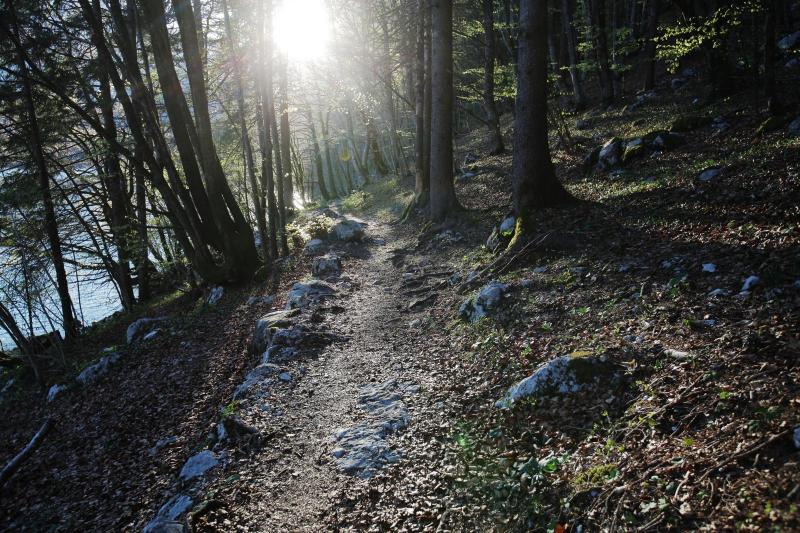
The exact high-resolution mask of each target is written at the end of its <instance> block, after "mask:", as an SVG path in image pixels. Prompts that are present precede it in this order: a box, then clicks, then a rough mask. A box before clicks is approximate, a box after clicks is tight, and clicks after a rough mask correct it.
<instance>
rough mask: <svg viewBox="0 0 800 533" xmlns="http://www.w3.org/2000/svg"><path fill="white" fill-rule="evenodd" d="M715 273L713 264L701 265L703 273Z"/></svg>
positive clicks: (715, 269) (715, 266) (715, 267)
mask: <svg viewBox="0 0 800 533" xmlns="http://www.w3.org/2000/svg"><path fill="white" fill-rule="evenodd" d="M716 271H717V265H715V264H714V263H703V272H711V273H713V272H716Z"/></svg>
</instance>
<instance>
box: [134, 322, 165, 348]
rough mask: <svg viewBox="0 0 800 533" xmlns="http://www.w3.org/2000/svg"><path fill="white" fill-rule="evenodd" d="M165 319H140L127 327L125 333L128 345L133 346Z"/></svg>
mask: <svg viewBox="0 0 800 533" xmlns="http://www.w3.org/2000/svg"><path fill="white" fill-rule="evenodd" d="M165 320H166V318H140V319H139V320H136V321H134V322H133V323H132V324H131V325H130V326H128V331H127V333H126V337H127V341H128V344H133V343H134V342H136V341H137V340H139V339H140V338H142V337H144V336H145V335H146V334H147V333H148V332H150V331H152V330H153V329H155V328H156V327H157V326H158V324H160V323H161V322H164V321H165Z"/></svg>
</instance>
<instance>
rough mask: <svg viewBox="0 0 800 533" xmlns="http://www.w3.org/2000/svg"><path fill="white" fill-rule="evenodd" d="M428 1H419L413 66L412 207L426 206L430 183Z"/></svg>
mask: <svg viewBox="0 0 800 533" xmlns="http://www.w3.org/2000/svg"><path fill="white" fill-rule="evenodd" d="M427 13H428V0H419V6H418V17H417V42H416V57H415V64H414V77H415V80H414V81H415V86H414V100H415V102H414V103H415V107H414V130H415V135H414V153H415V158H414V205H416V206H417V207H422V206H425V205H427V204H428V195H429V193H430V181H429V179H428V178H429V174H428V171H427V166H426V161H425V138H426V129H425V84H426V76H425V33H426V32H425V26H426V24H427V22H428V16H427Z"/></svg>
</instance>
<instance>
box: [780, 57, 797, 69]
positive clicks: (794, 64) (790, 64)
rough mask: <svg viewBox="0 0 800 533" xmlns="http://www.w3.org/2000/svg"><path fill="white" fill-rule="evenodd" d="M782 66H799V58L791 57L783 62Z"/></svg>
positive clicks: (792, 67)
mask: <svg viewBox="0 0 800 533" xmlns="http://www.w3.org/2000/svg"><path fill="white" fill-rule="evenodd" d="M783 68H785V69H789V70H794V69H797V68H800V58H797V57H793V58H792V59H790V60H789V61H787V62H786V63H784V65H783Z"/></svg>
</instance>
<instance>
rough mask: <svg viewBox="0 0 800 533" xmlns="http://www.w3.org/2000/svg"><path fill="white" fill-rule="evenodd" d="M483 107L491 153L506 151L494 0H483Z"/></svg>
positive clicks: (496, 153)
mask: <svg viewBox="0 0 800 533" xmlns="http://www.w3.org/2000/svg"><path fill="white" fill-rule="evenodd" d="M482 22H483V34H484V45H483V108H484V110H485V111H486V127H487V128H488V129H489V154H490V155H498V154H502V153H503V152H504V151H505V146H504V145H503V135H502V134H501V133H500V117H499V115H498V113H497V103H496V102H495V99H494V65H495V59H496V57H497V38H496V36H495V31H494V0H483V19H482Z"/></svg>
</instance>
